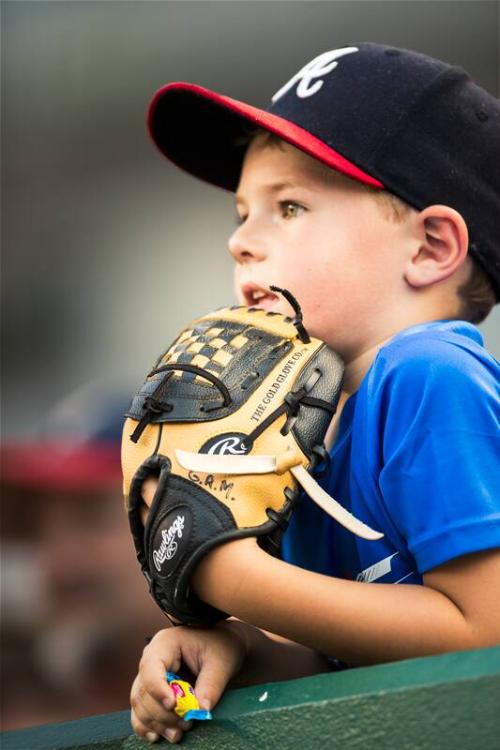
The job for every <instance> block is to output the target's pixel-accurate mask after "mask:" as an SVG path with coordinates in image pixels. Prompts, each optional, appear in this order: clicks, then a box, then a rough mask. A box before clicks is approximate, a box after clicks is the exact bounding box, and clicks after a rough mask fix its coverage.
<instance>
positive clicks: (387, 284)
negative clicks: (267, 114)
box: [229, 136, 414, 361]
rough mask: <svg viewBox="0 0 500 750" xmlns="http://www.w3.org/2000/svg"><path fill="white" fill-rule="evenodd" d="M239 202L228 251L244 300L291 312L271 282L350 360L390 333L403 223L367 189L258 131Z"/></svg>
mask: <svg viewBox="0 0 500 750" xmlns="http://www.w3.org/2000/svg"><path fill="white" fill-rule="evenodd" d="M236 207H237V213H238V216H239V222H241V223H239V226H238V228H237V229H236V231H235V232H234V234H233V235H232V237H231V238H230V240H229V250H230V252H231V254H232V256H233V258H234V260H235V262H236V268H235V287H236V294H237V297H238V300H239V302H240V303H241V304H246V305H252V306H254V307H260V308H263V309H266V310H273V311H276V312H281V313H285V314H291V313H292V310H291V308H290V306H289V305H288V303H287V302H286V301H285V300H284V299H283V297H281V296H276V295H273V294H272V293H271V292H270V290H269V286H270V285H271V284H274V285H276V286H279V287H284V288H285V289H288V290H289V291H290V292H292V294H294V295H295V297H296V298H297V300H298V301H299V304H300V305H301V307H302V311H303V313H304V323H305V325H306V327H307V329H308V331H309V333H310V334H312V335H313V336H317V337H318V338H320V339H322V340H323V341H325V342H326V343H327V344H328V345H329V346H331V348H333V349H336V350H337V351H338V352H339V353H340V354H341V355H342V356H343V357H344V358H345V359H346V360H347V361H349V360H350V359H352V358H354V357H355V356H357V355H359V354H361V353H362V352H363V351H365V349H366V348H369V347H370V346H372V345H373V344H374V343H378V341H380V340H381V339H383V338H384V337H386V336H387V333H386V331H385V330H383V329H385V328H386V327H387V324H388V322H389V319H390V318H391V317H392V323H393V322H394V314H393V308H394V305H395V304H396V303H395V302H392V308H391V311H390V312H391V316H389V315H388V309H387V308H388V305H391V296H392V295H397V293H398V290H400V289H401V290H402V289H403V288H404V286H405V282H404V277H403V265H404V263H403V261H404V253H403V252H402V244H403V243H404V242H405V241H406V242H407V241H408V233H409V231H410V230H409V229H408V227H407V226H406V223H405V222H403V223H401V222H400V223H398V222H395V221H394V220H393V219H391V218H389V216H388V215H386V213H387V212H385V213H384V212H383V210H382V208H381V206H380V205H379V204H378V203H377V200H376V199H375V197H374V196H373V195H372V194H371V193H370V192H369V191H367V190H366V189H365V188H364V187H362V186H360V185H358V184H357V183H356V182H354V181H353V180H349V179H348V178H344V177H342V176H340V175H338V174H337V173H335V172H334V171H333V170H329V169H328V168H326V167H324V166H323V165H322V164H320V163H319V162H317V161H315V160H314V159H312V158H311V157H309V156H307V155H306V154H304V153H303V152H301V151H299V150H297V149H296V148H294V147H293V146H290V145H288V144H286V143H280V144H278V145H277V144H271V145H269V144H267V143H266V138H265V137H264V138H263V137H262V136H258V137H257V138H255V139H254V140H253V141H252V143H251V145H250V147H249V149H248V151H247V154H246V157H245V161H244V165H243V170H242V173H241V179H240V183H239V186H238V191H237V194H236ZM413 239H414V238H413ZM396 299H397V297H396Z"/></svg>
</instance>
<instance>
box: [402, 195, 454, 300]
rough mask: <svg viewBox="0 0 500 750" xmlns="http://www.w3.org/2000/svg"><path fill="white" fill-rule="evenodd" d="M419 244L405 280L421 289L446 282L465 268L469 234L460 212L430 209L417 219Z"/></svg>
mask: <svg viewBox="0 0 500 750" xmlns="http://www.w3.org/2000/svg"><path fill="white" fill-rule="evenodd" d="M416 222H417V236H418V238H419V240H418V244H417V245H416V246H415V249H414V252H413V253H412V256H411V258H409V260H408V262H407V264H406V268H405V279H406V281H407V282H408V284H409V285H410V286H412V287H415V288H419V287H424V286H429V285H431V284H435V283H436V282H439V281H443V280H444V279H447V278H448V277H449V276H451V275H452V274H453V273H455V271H456V270H457V269H458V268H460V266H462V265H463V263H464V261H465V259H466V257H467V249H468V246H469V233H468V231H467V225H466V223H465V221H464V219H463V217H462V215H461V214H459V213H458V211H455V209H454V208H451V207H450V206H439V205H436V206H427V208H424V209H423V210H422V211H420V212H419V213H418V214H417V216H416Z"/></svg>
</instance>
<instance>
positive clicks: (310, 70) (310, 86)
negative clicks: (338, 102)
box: [272, 47, 359, 102]
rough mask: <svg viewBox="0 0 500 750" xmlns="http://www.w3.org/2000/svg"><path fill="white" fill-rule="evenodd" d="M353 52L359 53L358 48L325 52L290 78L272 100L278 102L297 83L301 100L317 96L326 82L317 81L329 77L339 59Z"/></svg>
mask: <svg viewBox="0 0 500 750" xmlns="http://www.w3.org/2000/svg"><path fill="white" fill-rule="evenodd" d="M353 52H359V49H358V47H342V48H341V49H332V50H330V52H323V54H322V55H318V57H315V58H314V60H311V62H308V63H307V65H304V67H303V68H301V70H299V72H298V73H296V74H295V75H294V76H293V78H290V80H289V81H288V83H285V85H284V86H282V87H281V88H280V90H279V91H277V92H276V93H275V95H274V96H273V98H272V101H273V102H276V101H278V99H280V98H281V97H282V96H283V94H286V92H287V91H288V90H289V89H291V88H292V86H294V85H295V84H296V83H297V82H298V86H297V90H296V92H295V93H296V94H297V96H299V97H300V98H301V99H305V98H306V97H308V96H312V95H313V94H316V93H317V92H318V91H319V90H320V88H321V87H322V86H323V83H324V81H323V80H321V81H318V80H316V79H318V78H321V77H322V76H326V75H328V73H331V72H332V70H335V68H336V67H337V65H338V62H337V60H338V58H339V57H344V56H345V55H352V53H353Z"/></svg>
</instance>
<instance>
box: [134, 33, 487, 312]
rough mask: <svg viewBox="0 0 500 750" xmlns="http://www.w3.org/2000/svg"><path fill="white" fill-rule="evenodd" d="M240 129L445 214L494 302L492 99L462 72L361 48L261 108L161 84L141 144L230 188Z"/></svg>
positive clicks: (334, 54) (313, 65)
mask: <svg viewBox="0 0 500 750" xmlns="http://www.w3.org/2000/svg"><path fill="white" fill-rule="evenodd" d="M251 126H254V127H256V126H257V127H260V128H262V129H264V130H267V131H269V132H271V133H275V134H276V135H277V136H279V137H280V138H282V139H283V140H284V141H287V142H288V143H290V144H292V145H293V146H295V147H296V148H298V149H300V150H301V151H304V152H305V153H307V154H309V155H310V156H312V157H314V158H315V159H318V160H319V161H321V162H323V163H324V164H326V165H328V166H329V167H332V168H333V169H335V170H337V171H338V172H340V173H342V174H344V175H347V176H348V177H351V178H352V179H354V180H357V181H359V182H361V183H364V184H366V185H371V186H372V187H374V188H380V189H386V190H388V191H389V192H391V193H394V195H397V196H399V197H400V198H401V199H402V200H404V201H406V202H407V203H409V204H410V205H411V206H413V207H414V208H416V209H419V210H420V209H423V208H425V207H426V206H429V205H432V204H436V203H438V204H446V205H449V206H451V207H452V208H454V209H456V210H457V211H458V212H459V213H460V214H462V216H463V217H464V219H465V221H466V223H467V226H468V229H469V234H470V246H469V251H470V253H471V255H472V256H473V257H474V258H475V259H476V260H477V261H478V262H479V264H480V265H481V266H482V267H483V268H484V270H485V271H486V273H487V274H488V276H489V277H490V279H491V281H492V284H493V286H494V289H495V291H496V295H497V298H500V232H499V225H500V220H499V217H500V101H499V100H498V99H496V98H495V97H493V96H491V95H490V94H488V93H487V92H486V91H485V90H484V89H482V88H481V87H479V86H477V85H476V84H475V83H474V82H473V81H472V80H471V78H470V76H469V75H468V74H467V73H466V72H465V71H464V70H462V69H461V68H458V67H454V66H451V65H448V64H447V63H444V62H442V61H440V60H435V59H434V58H431V57H428V56H427V55H423V54H420V53H417V52H412V51H410V50H405V49H395V48H393V47H388V46H384V45H381V44H374V43H360V44H355V45H352V46H348V47H343V48H340V49H334V50H330V51H328V52H324V53H323V54H321V55H319V56H318V57H316V58H314V60H312V61H311V62H309V63H307V64H306V65H305V66H304V67H303V68H302V69H301V70H299V71H298V73H296V74H295V75H294V76H292V78H290V80H289V81H288V82H287V83H285V84H284V85H283V86H282V87H281V88H280V89H279V90H278V91H277V92H276V93H275V94H274V96H273V97H272V102H271V105H270V106H269V108H268V109H266V110H263V109H259V108H257V107H253V106H251V105H250V104H246V103H244V102H241V101H238V100H236V99H231V98H229V97H227V96H224V95H221V94H218V93H215V92H214V91H210V90H208V89H205V88H202V87H201V86H197V85H195V84H191V83H170V84H167V85H166V86H163V87H162V88H160V89H159V90H158V91H157V92H156V94H155V95H154V97H153V99H152V101H151V104H150V106H149V112H148V127H149V132H150V134H151V137H152V139H153V141H154V142H155V144H156V145H157V146H158V148H159V149H160V151H161V152H162V153H163V154H164V155H165V156H166V157H167V158H168V159H170V160H171V161H172V162H174V163H175V164H177V165H178V166H179V167H181V168H182V169H184V170H186V171H187V172H189V173H191V174H193V175H195V176H196V177H199V178H201V179H202V180H205V181H206V182H210V183H212V184H214V185H217V186H219V187H222V188H226V189H227V190H233V191H234V190H236V188H237V185H238V181H239V176H240V172H241V167H242V163H243V158H244V155H245V150H246V148H247V145H248V137H247V138H246V140H245V137H244V136H245V135H247V136H248V132H249V128H250V127H251Z"/></svg>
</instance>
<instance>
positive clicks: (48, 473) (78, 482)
mask: <svg viewBox="0 0 500 750" xmlns="http://www.w3.org/2000/svg"><path fill="white" fill-rule="evenodd" d="M0 455H1V480H2V482H3V483H5V484H10V485H14V486H16V487H25V488H29V489H41V490H45V489H59V490H68V491H71V490H83V489H88V490H92V489H97V488H104V487H113V486H115V487H116V486H118V487H119V486H120V484H121V476H122V475H121V466H120V444H119V443H117V442H98V443H82V444H79V443H75V444H72V443H71V442H70V443H69V444H68V443H67V442H64V441H53V440H51V441H40V442H32V443H9V444H6V445H3V446H2V447H1V453H0Z"/></svg>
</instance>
